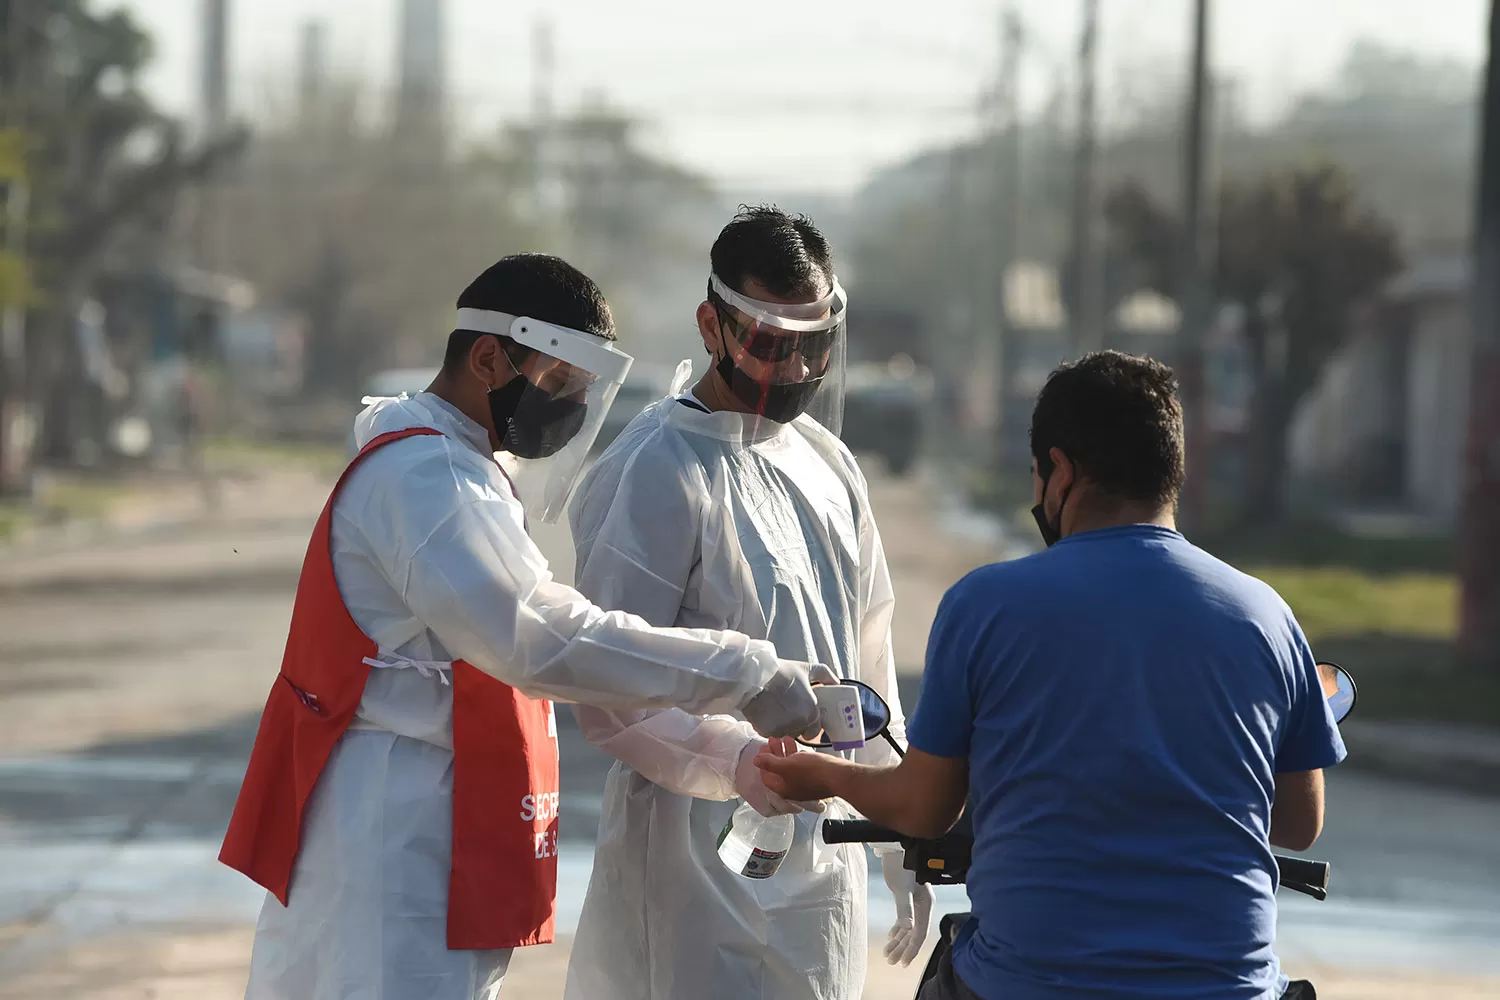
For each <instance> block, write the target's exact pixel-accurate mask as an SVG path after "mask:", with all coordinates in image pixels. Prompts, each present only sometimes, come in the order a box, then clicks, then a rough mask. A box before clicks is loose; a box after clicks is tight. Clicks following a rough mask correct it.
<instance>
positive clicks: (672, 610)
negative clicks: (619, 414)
mask: <svg viewBox="0 0 1500 1000" xmlns="http://www.w3.org/2000/svg"><path fill="white" fill-rule="evenodd" d="M684 476H686V477H688V478H686V479H685V478H684ZM706 493H707V484H706V483H705V482H704V481H703V479H702V475H701V472H700V470H697V469H689V470H684V469H681V468H671V467H670V463H669V462H666V461H662V460H661V456H658V455H655V454H652V453H651V451H650V450H649V449H648V450H646V451H643V452H637V453H636V454H635V455H634V456H633V457H632V458H631V459H630V460H626V459H624V458H623V457H622V456H621V455H620V453H615V454H611V455H607V456H605V458H603V459H601V461H600V462H599V463H598V464H597V465H596V466H595V467H594V468H593V469H592V470H590V472H589V475H588V477H587V478H586V479H585V480H584V482H583V483H582V484H581V485H580V486H579V488H578V493H577V496H576V497H575V499H574V501H573V504H572V506H571V509H570V510H569V523H570V526H571V527H572V530H573V543H574V546H575V548H576V550H577V557H578V562H577V569H576V572H575V573H574V579H575V580H576V581H577V584H578V589H579V590H581V591H582V592H583V593H584V594H585V595H587V596H588V597H589V598H590V599H591V600H593V601H597V602H598V603H599V605H600V606H601V607H606V608H617V609H620V610H623V611H627V612H629V613H631V614H635V615H639V616H640V617H641V618H644V619H645V620H646V621H648V622H651V623H652V624H654V625H660V624H668V625H670V624H672V623H673V622H675V621H676V620H677V617H678V612H679V610H680V608H681V606H682V598H683V593H684V592H685V590H686V588H687V585H688V578H689V576H690V574H691V573H692V570H693V565H694V563H695V562H696V561H697V557H698V537H699V531H698V518H699V516H700V510H701V507H700V504H699V503H698V502H696V500H695V497H702V496H704V495H706ZM573 713H574V715H575V716H576V717H577V719H578V728H579V730H580V731H581V732H582V733H583V736H584V738H585V739H587V740H588V741H589V742H590V743H592V744H593V745H594V746H596V747H598V748H599V749H601V750H603V751H604V752H605V753H607V754H609V755H610V756H611V757H614V758H615V759H616V760H619V761H621V762H623V763H625V764H627V765H629V766H630V767H631V768H633V769H634V770H635V771H636V772H637V773H639V774H640V775H642V776H643V777H645V778H646V779H647V780H649V781H651V782H652V783H654V784H657V785H660V786H661V787H663V788H665V789H667V790H668V791H670V792H674V793H676V794H678V795H691V796H694V797H696V798H700V799H715V800H719V801H724V800H728V799H732V798H735V797H736V795H737V794H738V793H737V792H736V791H735V787H734V777H735V769H736V767H737V766H738V764H739V758H740V754H741V752H742V751H743V750H744V749H745V746H746V745H747V744H749V743H750V742H752V741H756V740H759V739H760V737H759V736H758V735H757V734H756V732H755V730H754V729H753V728H751V726H750V724H749V723H747V722H744V721H742V720H740V719H737V718H735V717H733V716H730V715H695V714H692V713H691V712H688V711H683V710H682V709H678V708H667V709H656V710H648V711H606V710H604V709H601V708H596V707H594V706H589V705H577V706H574V709H573Z"/></svg>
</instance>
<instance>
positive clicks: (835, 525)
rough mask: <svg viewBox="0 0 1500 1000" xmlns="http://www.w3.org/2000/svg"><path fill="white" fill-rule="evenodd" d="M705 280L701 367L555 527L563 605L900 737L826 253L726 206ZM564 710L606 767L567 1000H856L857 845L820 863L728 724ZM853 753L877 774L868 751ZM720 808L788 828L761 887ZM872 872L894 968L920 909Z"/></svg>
mask: <svg viewBox="0 0 1500 1000" xmlns="http://www.w3.org/2000/svg"><path fill="white" fill-rule="evenodd" d="M711 259H712V266H713V272H712V276H711V278H710V280H709V289H708V296H707V299H706V301H704V302H703V303H702V304H701V305H699V306H698V310H697V323H698V332H699V333H700V334H701V336H702V338H703V345H704V347H705V348H706V349H707V351H708V353H709V355H710V356H711V358H712V359H713V361H712V364H711V365H710V368H709V370H708V372H707V374H705V375H704V376H703V377H702V378H701V379H699V380H698V382H697V383H696V385H694V386H693V388H692V389H691V391H684V390H685V389H686V380H687V371H686V369H687V363H686V362H684V363H683V365H682V366H681V367H680V368H679V375H678V379H677V383H676V384H675V385H674V386H673V388H672V393H671V395H670V396H669V397H668V398H666V399H663V400H661V401H659V402H657V403H655V404H653V405H651V406H650V407H648V408H647V409H646V410H645V411H644V412H643V413H641V414H640V415H639V416H638V417H637V418H636V419H635V420H634V421H633V422H632V423H631V424H630V425H629V426H628V427H627V428H626V429H625V430H624V431H623V432H622V433H621V434H620V436H619V438H618V439H617V440H616V441H615V442H614V443H613V444H612V445H611V446H610V447H609V448H608V449H607V450H606V451H605V453H604V454H603V455H602V456H601V457H600V458H599V460H598V462H597V463H596V464H595V466H594V467H593V469H592V470H591V471H590V472H589V474H588V475H587V476H586V477H585V478H584V481H583V483H582V484H581V485H580V487H579V490H578V494H577V496H576V498H575V499H574V501H573V504H572V506H571V508H570V520H571V523H572V528H573V538H574V543H575V545H576V546H577V556H578V562H577V574H576V576H577V582H578V587H579V589H580V590H582V591H583V592H584V593H585V594H587V595H588V596H589V597H590V598H591V599H592V600H594V601H597V602H598V603H599V604H600V606H601V607H608V608H616V609H620V610H624V611H629V612H631V613H633V614H637V615H640V616H641V617H642V618H645V619H646V620H647V621H649V622H652V623H653V624H656V625H682V626H692V627H699V628H733V629H737V630H739V631H743V632H745V633H747V634H749V635H753V636H757V637H761V638H766V639H769V640H771V641H772V642H774V643H775V644H776V648H777V650H778V651H779V652H781V653H782V654H783V655H787V656H797V657H803V658H806V659H808V660H815V661H817V662H819V663H824V664H828V665H830V666H831V667H832V668H833V669H834V670H835V671H836V672H838V673H839V675H840V676H841V677H847V678H852V679H854V680H858V681H862V682H864V683H866V684H868V685H870V686H871V687H873V688H874V689H875V690H876V692H877V693H879V694H880V695H882V696H883V697H884V698H885V699H886V701H887V702H889V703H890V706H891V709H892V717H893V728H894V730H895V736H896V737H897V738H898V739H899V738H900V737H901V736H902V735H903V733H904V722H903V721H902V714H901V707H900V703H899V699H898V696H897V690H896V674H895V665H894V662H893V656H892V651H891V634H890V629H891V615H892V611H893V608H894V596H893V593H892V590H891V581H890V575H889V573H888V571H887V569H886V562H885V554H884V551H883V549H882V546H881V543H880V535H879V533H878V532H877V531H876V527H875V522H874V519H873V517H872V515H871V511H870V503H869V497H868V493H867V488H866V484H865V479H864V476H863V475H862V474H861V472H860V470H859V466H858V465H857V464H856V463H855V461H854V458H853V456H852V455H851V454H850V453H849V451H848V449H847V448H845V447H844V445H843V444H842V443H841V442H840V441H839V438H838V435H837V430H838V426H837V424H838V418H839V416H841V414H842V406H843V401H842V374H843V353H844V340H843V337H844V309H845V296H844V292H843V289H842V288H841V287H840V286H839V284H838V281H837V280H836V279H835V277H834V273H833V266H832V261H831V255H830V251H829V247H828V244H827V242H826V241H825V239H824V238H823V236H822V234H821V233H819V232H818V230H817V229H816V228H815V227H814V226H813V224H812V223H811V222H810V221H809V220H807V219H805V218H802V217H792V216H788V215H786V214H784V213H782V212H780V211H778V210H776V209H773V208H754V209H743V210H742V211H741V213H740V214H739V215H737V216H736V217H735V218H734V220H733V221H732V222H730V224H729V225H728V226H727V227H726V228H725V229H724V230H723V232H722V233H721V234H720V235H719V238H718V240H717V241H716V242H715V243H714V246H713V249H712V253H711ZM575 713H576V715H577V718H578V722H579V725H580V728H581V729H582V731H583V733H584V735H585V736H586V737H587V738H588V740H589V741H590V742H592V743H593V744H594V745H595V746H598V747H600V748H601V749H603V750H604V751H605V752H606V753H608V754H610V755H611V756H613V757H615V758H616V761H617V762H616V763H615V765H614V767H613V768H612V770H611V771H610V775H609V779H608V783H607V785H606V789H605V795H604V806H603V815H602V818H601V820H600V823H599V839H598V846H597V848H596V853H595V859H594V869H593V875H592V878H591V880H590V883H589V888H588V895H587V897H586V899H585V902H584V907H583V913H582V917H581V920H580V923H579V927H578V933H577V935H576V937H575V938H574V942H573V953H572V956H571V959H570V967H569V970H568V981H567V986H566V991H565V994H564V995H565V998H566V1000H685V998H695V1000H697V998H706V997H712V998H715V1000H739V998H745V1000H751V998H753V1000H764V998H771V997H774V998H777V1000H802V998H806V1000H857V998H858V997H859V996H860V995H861V993H862V991H863V988H864V981H865V962H866V952H867V950H868V930H867V925H866V915H865V914H866V903H867V895H868V887H867V881H868V878H867V871H868V863H867V860H866V856H865V853H864V848H863V847H862V846H860V845H840V846H837V847H828V846H826V845H823V844H822V843H821V841H820V840H818V838H817V837H816V833H817V831H818V822H819V819H820V817H819V815H818V813H816V812H813V811H811V810H810V809H808V810H806V811H804V808H803V807H802V806H801V805H799V804H797V803H793V802H788V801H785V800H783V799H781V798H779V797H778V796H776V795H773V794H771V793H770V792H769V791H768V790H767V789H766V787H765V785H764V784H763V782H762V780H761V775H760V773H759V770H758V768H756V767H755V765H754V763H753V760H754V758H755V756H756V754H757V752H758V751H759V750H760V748H761V747H762V746H764V745H765V744H766V741H764V740H762V739H761V738H760V737H758V736H757V735H756V733H755V731H754V730H753V729H752V727H751V726H749V725H747V724H746V723H745V722H744V721H743V720H742V719H739V718H737V717H735V716H734V715H732V714H727V713H724V714H706V713H693V712H691V711H690V710H682V709H676V708H671V709H655V710H647V711H638V710H612V709H609V708H601V707H597V706H590V707H586V706H576V707H575ZM855 755H856V758H857V759H859V760H861V761H864V762H867V763H875V762H876V761H884V762H886V763H894V762H895V760H896V757H895V754H894V752H893V751H892V750H891V749H890V747H888V746H887V745H885V744H883V743H879V742H878V741H876V742H872V743H870V744H867V745H866V746H865V748H864V749H862V750H858V751H855ZM740 799H743V800H745V801H746V802H748V803H749V804H750V805H751V806H753V807H754V808H755V809H756V810H758V811H759V812H760V813H762V814H763V815H766V816H772V815H777V814H782V813H794V814H796V816H795V819H796V827H795V835H794V840H793V843H792V846H791V849H790V851H789V852H788V854H787V856H786V858H785V859H784V860H783V861H782V863H781V867H780V869H779V870H778V871H777V872H776V874H775V875H774V876H772V877H770V878H767V879H764V880H753V879H749V878H745V877H742V876H741V875H739V874H737V873H735V872H731V871H730V870H728V869H727V868H726V867H725V866H724V864H723V863H721V862H720V860H719V857H718V854H717V852H716V841H717V838H718V836H719V834H720V831H721V830H722V829H723V828H724V826H725V823H726V821H727V820H728V819H729V817H730V815H731V814H732V813H733V812H734V810H735V808H736V807H737V805H738V801H737V800H740ZM843 808H846V807H843ZM831 809H833V810H840V809H841V806H840V804H838V803H835V804H833V806H831ZM878 853H882V854H883V856H882V857H881V867H882V870H883V872H884V876H885V881H886V883H887V884H888V885H889V886H890V888H891V891H892V892H893V893H894V894H895V897H896V903H897V912H898V921H897V924H896V926H895V927H894V928H892V930H891V933H890V937H889V939H888V943H887V946H886V955H887V958H888V959H889V960H890V961H892V962H901V963H908V962H910V961H911V960H912V958H913V957H914V956H915V955H916V954H917V952H918V950H919V949H920V947H921V944H922V941H923V939H924V938H925V936H926V934H927V928H928V924H929V918H930V914H931V908H932V895H931V890H930V889H929V888H928V887H927V886H919V885H917V884H916V881H915V878H914V876H913V873H911V872H908V871H906V870H905V869H904V868H903V867H902V856H901V851H900V849H899V848H898V847H896V846H895V845H892V846H891V848H890V849H889V850H888V851H883V852H878Z"/></svg>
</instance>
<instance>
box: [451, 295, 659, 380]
mask: <svg viewBox="0 0 1500 1000" xmlns="http://www.w3.org/2000/svg"><path fill="white" fill-rule="evenodd" d="M456 328H457V329H459V330H473V331H474V332H475V333H493V334H495V335H496V336H500V337H509V338H510V339H511V340H514V341H515V342H516V343H518V344H521V345H522V346H524V347H529V348H531V349H532V350H533V351H536V352H538V353H540V354H545V355H547V356H548V357H553V358H556V359H557V360H559V361H566V362H567V363H568V364H570V365H572V366H573V367H575V368H582V369H583V370H584V371H586V372H589V373H591V374H594V375H597V376H599V377H600V378H602V379H605V380H607V381H610V382H624V381H625V374H626V373H627V372H629V371H630V365H631V362H632V361H633V360H634V359H633V358H631V356H630V355H628V354H626V353H625V352H624V351H622V350H620V349H619V348H618V347H616V346H615V345H614V344H612V343H610V342H609V341H607V340H605V339H604V338H603V337H599V336H596V335H594V334H592V333H585V332H584V331H582V330H574V329H572V328H571V327H566V326H555V325H553V324H552V323H544V322H542V321H541V320H538V319H532V318H531V317H530V316H515V315H512V314H511V313H503V312H495V311H493V310H490V309H460V310H459V311H458V321H457V323H456Z"/></svg>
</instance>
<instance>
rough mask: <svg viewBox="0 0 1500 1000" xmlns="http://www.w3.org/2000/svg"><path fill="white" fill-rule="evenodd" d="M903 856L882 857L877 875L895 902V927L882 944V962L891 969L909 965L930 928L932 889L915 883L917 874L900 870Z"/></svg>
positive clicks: (895, 854)
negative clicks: (883, 947) (883, 954)
mask: <svg viewBox="0 0 1500 1000" xmlns="http://www.w3.org/2000/svg"><path fill="white" fill-rule="evenodd" d="M902 860H903V859H902V854H901V852H900V851H894V852H892V853H889V854H885V855H882V856H881V858H880V871H881V874H882V875H884V876H885V884H886V885H887V886H888V887H889V888H890V890H891V895H892V896H894V897H895V898H896V923H895V924H894V925H893V926H892V927H891V933H890V936H889V937H888V938H887V939H886V943H885V960H886V961H887V962H889V963H890V964H891V965H910V964H911V962H912V959H914V958H916V957H917V954H918V953H919V952H921V950H922V942H924V941H926V940H927V932H928V930H929V929H930V928H931V925H932V886H930V885H922V884H920V883H918V882H917V873H916V872H913V871H907V870H906V869H905V868H904V867H902Z"/></svg>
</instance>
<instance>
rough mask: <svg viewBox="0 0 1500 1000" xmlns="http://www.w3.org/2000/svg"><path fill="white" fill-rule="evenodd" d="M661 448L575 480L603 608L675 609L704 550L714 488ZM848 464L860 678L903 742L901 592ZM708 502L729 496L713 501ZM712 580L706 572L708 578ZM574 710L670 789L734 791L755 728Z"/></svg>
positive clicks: (590, 732) (656, 618) (859, 754)
mask: <svg viewBox="0 0 1500 1000" xmlns="http://www.w3.org/2000/svg"><path fill="white" fill-rule="evenodd" d="M662 457H663V456H660V455H657V454H652V453H651V450H650V449H643V450H642V451H640V452H637V453H636V455H635V456H634V457H633V460H631V461H624V460H622V459H619V458H618V457H616V456H615V455H611V456H606V458H605V459H603V460H601V462H600V463H599V465H597V466H596V467H595V468H594V469H593V470H591V472H590V474H589V477H588V478H587V479H586V480H585V481H584V483H583V484H582V485H581V486H580V488H579V491H578V495H577V497H576V498H575V500H574V503H573V505H572V509H571V511H570V519H571V526H572V530H573V538H574V544H575V546H576V547H577V555H578V564H577V572H576V575H575V578H576V580H577V582H578V587H579V589H580V590H582V591H583V592H584V593H585V594H586V595H588V597H589V598H590V599H592V600H594V601H597V602H598V603H599V604H600V605H601V606H602V607H607V608H620V609H623V610H626V611H629V612H631V613H632V614H637V615H639V616H641V617H642V618H644V619H646V620H647V621H649V622H652V623H653V624H664V623H665V624H670V623H671V622H674V621H676V620H677V617H678V614H679V610H680V608H681V605H682V600H683V594H684V592H685V591H686V589H687V587H688V583H689V578H690V575H691V573H692V570H693V566H694V564H695V562H697V560H698V556H699V553H698V551H697V545H698V539H699V536H700V531H699V530H698V528H699V518H700V516H702V507H703V506H704V504H703V503H702V502H701V501H702V500H703V499H705V498H707V497H708V492H709V489H708V485H707V483H705V482H703V481H702V478H701V470H699V469H697V468H696V467H693V468H689V469H686V470H684V469H681V468H672V467H670V465H669V462H666V461H662V460H661V458H662ZM611 458H615V463H611V462H610V459H611ZM851 464H852V460H851ZM852 473H853V475H854V476H855V477H856V480H857V487H858V496H859V499H860V501H861V502H862V503H863V504H864V507H863V510H862V511H860V512H858V515H857V516H858V517H859V538H860V576H861V579H860V581H859V587H860V591H859V592H860V609H861V621H860V628H859V657H860V659H859V662H860V669H859V673H860V679H861V680H863V681H864V682H865V683H867V684H869V685H870V686H871V687H872V688H874V689H875V690H876V692H878V693H879V694H880V696H881V697H882V698H885V699H886V701H887V702H889V703H890V706H891V711H892V723H891V732H892V735H894V736H895V737H897V738H898V739H900V740H901V741H902V742H903V744H904V742H905V735H906V726H905V720H904V716H903V714H902V711H901V702H900V695H899V692H898V691H897V688H896V670H895V661H894V655H893V653H892V645H891V616H892V613H893V611H894V608H895V595H894V592H893V590H892V588H891V580H890V573H889V571H888V570H887V567H886V561H885V551H884V548H883V546H882V545H881V542H880V535H879V532H878V531H877V530H876V528H875V522H874V518H873V517H872V516H871V515H870V510H869V503H868V496H867V493H866V490H865V484H864V480H863V477H861V476H859V473H858V470H857V468H855V469H853V470H852ZM707 506H709V507H715V506H722V505H716V504H713V503H712V502H711V501H710V502H709V503H708V504H707ZM716 582H717V583H718V585H719V586H720V587H723V586H725V585H726V582H725V581H716ZM710 588H711V583H710V582H709V581H705V582H704V584H703V589H704V590H705V591H706V590H709V589H710ZM574 714H575V715H576V717H577V719H578V725H579V729H580V730H581V731H582V733H583V735H584V737H585V738H586V739H587V740H588V741H589V742H590V743H592V744H594V745H595V746H597V747H599V748H600V749H601V750H603V751H604V752H606V753H608V754H609V755H610V756H612V757H614V758H616V759H617V760H620V761H622V762H624V763H625V764H627V765H629V766H630V767H631V768H633V769H634V770H635V771H637V772H638V773H639V774H641V775H642V776H643V777H645V778H647V779H648V780H650V781H651V782H653V783H655V784H657V785H660V786H662V787H663V788H665V789H667V790H668V791H671V792H674V793H676V794H679V795H690V796H694V797H696V798H701V799H715V800H721V801H722V800H727V799H732V798H735V797H736V796H737V795H738V793H737V792H736V790H735V785H734V779H735V771H736V767H737V765H738V762H739V757H740V754H741V752H742V751H743V750H744V748H745V746H746V744H748V743H750V742H752V741H755V740H758V739H759V736H758V735H757V734H756V733H755V731H754V730H753V729H752V728H751V727H750V726H749V725H748V724H747V723H745V722H742V721H740V720H738V719H735V718H733V717H731V716H726V715H710V716H707V717H701V716H695V715H692V714H690V713H688V712H684V711H681V710H678V709H664V710H654V711H646V712H611V711H603V710H600V709H597V708H593V707H590V706H577V707H575V708H574ZM855 757H856V759H857V760H860V761H861V762H863V763H870V764H890V763H895V762H896V761H897V760H898V759H899V758H898V757H897V756H896V754H895V753H894V751H892V750H891V748H890V746H889V745H888V744H887V743H886V742H885V741H884V740H880V741H878V742H875V743H871V744H867V745H866V746H865V747H864V748H863V749H862V750H859V751H856V753H855ZM897 849H898V850H899V847H897Z"/></svg>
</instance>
